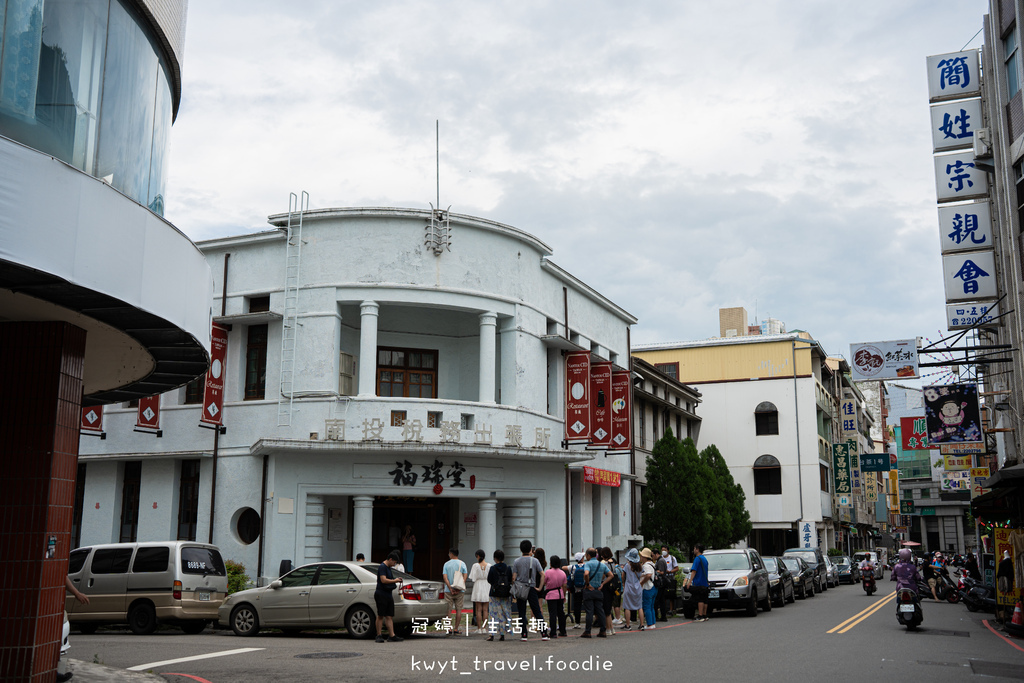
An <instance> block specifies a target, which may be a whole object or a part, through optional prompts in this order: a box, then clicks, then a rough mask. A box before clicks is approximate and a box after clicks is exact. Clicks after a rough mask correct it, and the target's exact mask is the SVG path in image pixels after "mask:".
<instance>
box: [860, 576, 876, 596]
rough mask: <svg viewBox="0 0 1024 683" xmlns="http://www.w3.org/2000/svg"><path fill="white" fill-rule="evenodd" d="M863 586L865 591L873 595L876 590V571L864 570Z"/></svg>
mask: <svg viewBox="0 0 1024 683" xmlns="http://www.w3.org/2000/svg"><path fill="white" fill-rule="evenodd" d="M861 586H863V588H864V592H865V593H867V594H868V595H871V594H872V593H874V592H875V590H877V589H876V587H875V573H874V572H873V571H869V570H864V573H863V574H862V575H861Z"/></svg>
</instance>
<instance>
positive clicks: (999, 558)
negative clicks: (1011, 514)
mask: <svg viewBox="0 0 1024 683" xmlns="http://www.w3.org/2000/svg"><path fill="white" fill-rule="evenodd" d="M994 532H995V536H996V562H998V563H1000V564H1002V562H1004V560H1003V553H1004V552H1007V553H1010V566H1011V567H1016V566H1017V552H1018V550H1017V548H1019V547H1022V546H1024V544H1022V545H1018V544H1020V543H1021V541H1022V540H1024V539H1021V538H1020V536H1021V535H1022V534H1024V531H1022V530H1021V529H994ZM1014 541H1016V543H1015V542H1014ZM1013 583H1014V582H1011V581H999V580H997V581H996V602H997V603H999V604H1000V605H1013V604H1015V603H1016V601H1017V600H1018V597H1017V595H1018V593H1019V588H1020V587H1019V586H1014V585H1013Z"/></svg>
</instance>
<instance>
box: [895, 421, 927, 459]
mask: <svg viewBox="0 0 1024 683" xmlns="http://www.w3.org/2000/svg"><path fill="white" fill-rule="evenodd" d="M900 438H901V440H902V441H903V443H902V444H900V445H901V446H902V447H903V450H905V451H927V450H931V449H930V448H929V447H928V420H927V419H926V418H925V416H924V415H921V416H919V417H901V418H900Z"/></svg>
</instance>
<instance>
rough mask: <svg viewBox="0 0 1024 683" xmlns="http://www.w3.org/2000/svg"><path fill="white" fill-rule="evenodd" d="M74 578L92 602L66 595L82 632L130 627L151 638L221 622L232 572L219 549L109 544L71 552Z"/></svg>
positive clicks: (70, 572) (186, 544)
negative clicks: (166, 628) (166, 629)
mask: <svg viewBox="0 0 1024 683" xmlns="http://www.w3.org/2000/svg"><path fill="white" fill-rule="evenodd" d="M68 577H69V578H70V579H71V583H72V584H74V586H75V588H77V589H78V590H80V591H81V592H82V593H84V594H85V595H86V596H87V597H88V598H89V604H88V605H83V604H81V603H79V602H78V601H77V600H75V598H74V596H72V595H66V597H65V601H64V605H65V607H64V609H65V610H66V611H67V613H68V621H69V622H70V623H71V625H72V626H74V627H75V628H77V629H78V630H79V631H81V632H82V633H95V632H96V629H97V628H98V627H99V626H100V625H101V624H125V623H127V624H128V627H129V628H130V629H131V630H132V633H135V634H138V635H145V634H148V633H152V632H153V631H155V630H156V627H157V624H174V625H177V626H180V627H181V629H182V630H183V631H185V633H199V632H200V631H202V630H203V629H204V628H206V625H207V624H208V623H210V622H211V621H213V620H215V619H216V618H217V610H218V608H219V607H220V605H221V603H222V602H223V601H224V598H225V597H226V596H227V593H228V573H227V570H226V569H225V567H224V560H223V559H221V555H220V550H219V549H218V548H217V546H215V545H208V544H205V543H192V542H188V541H166V542H162V543H105V544H102V545H93V546H88V547H85V548H78V549H76V550H72V551H71V555H70V558H69V560H68Z"/></svg>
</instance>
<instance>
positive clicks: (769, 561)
mask: <svg viewBox="0 0 1024 683" xmlns="http://www.w3.org/2000/svg"><path fill="white" fill-rule="evenodd" d="M764 568H765V569H767V570H768V571H770V572H775V573H778V571H779V567H778V565H777V564H776V559H775V558H774V557H766V558H764Z"/></svg>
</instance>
